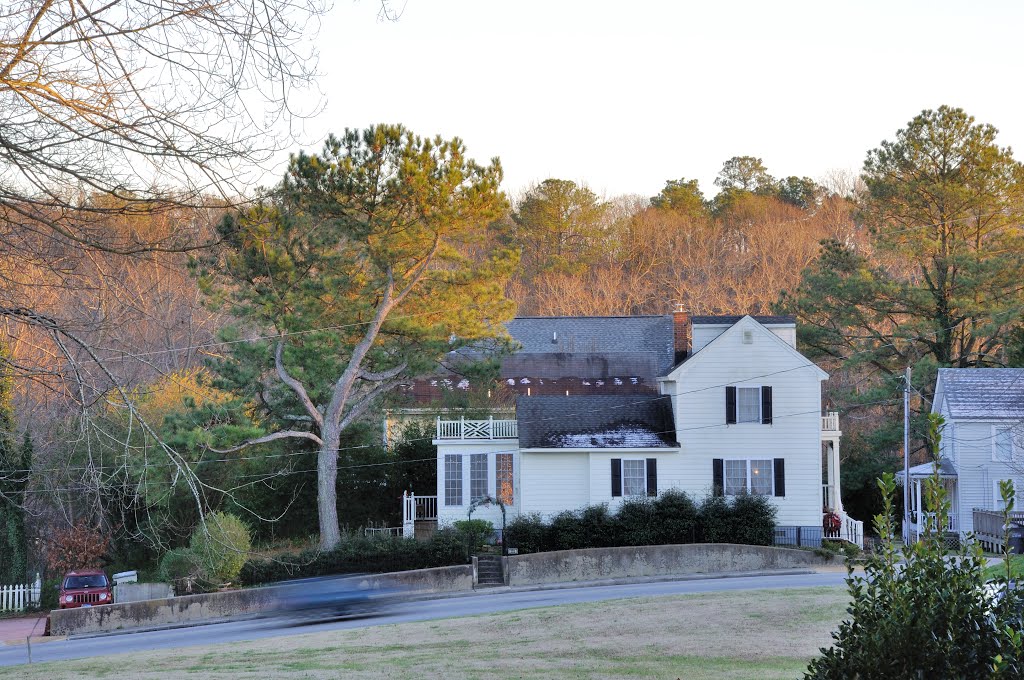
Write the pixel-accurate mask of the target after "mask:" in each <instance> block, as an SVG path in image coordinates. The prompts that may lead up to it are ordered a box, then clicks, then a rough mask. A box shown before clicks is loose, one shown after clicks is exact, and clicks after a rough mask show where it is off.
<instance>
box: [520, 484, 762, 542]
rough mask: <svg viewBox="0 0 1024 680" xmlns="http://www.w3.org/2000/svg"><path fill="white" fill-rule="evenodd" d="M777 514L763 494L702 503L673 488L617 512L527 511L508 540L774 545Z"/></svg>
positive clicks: (630, 502) (602, 507) (596, 508)
mask: <svg viewBox="0 0 1024 680" xmlns="http://www.w3.org/2000/svg"><path fill="white" fill-rule="evenodd" d="M775 515H776V510H775V507H774V506H773V505H772V504H771V502H770V501H769V500H768V499H767V498H765V497H763V496H755V495H744V496H737V497H736V498H734V499H733V500H732V501H730V500H729V499H727V498H724V497H721V496H709V497H707V498H706V499H704V501H703V502H702V503H701V504H700V506H699V507H698V506H697V504H695V503H694V502H693V500H692V499H691V498H690V497H689V496H687V495H686V494H685V493H683V492H682V491H678V490H675V489H673V490H669V491H666V492H665V493H663V494H662V495H661V496H659V497H658V498H656V499H654V500H650V499H647V498H630V499H626V500H625V501H624V502H623V503H622V505H621V506H620V507H619V510H618V512H617V513H615V514H612V513H611V512H609V510H608V506H607V505H603V504H601V505H591V506H587V507H585V508H583V509H581V510H576V511H566V512H562V513H559V514H558V515H556V516H555V517H553V518H552V519H551V522H550V523H548V522H545V521H544V520H543V519H542V518H541V517H540V515H522V516H520V517H517V518H515V519H513V520H512V521H511V522H509V523H508V526H507V527H506V528H505V536H504V541H505V545H506V546H508V547H511V548H516V549H517V550H518V551H519V552H520V553H534V552H545V551H549V550H571V549H580V548H605V547H614V546H626V545H668V544H676V543H696V542H706V543H747V544H750V545H771V544H772V543H773V541H774V538H775V536H774V534H775Z"/></svg>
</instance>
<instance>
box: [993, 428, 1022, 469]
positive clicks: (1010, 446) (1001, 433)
mask: <svg viewBox="0 0 1024 680" xmlns="http://www.w3.org/2000/svg"><path fill="white" fill-rule="evenodd" d="M1013 434H1014V432H1013V428H1012V427H1007V426H1005V425H993V426H992V460H994V461H996V462H998V463H1012V462H1013V458H1014V455H1015V454H1016V451H1015V450H1014V448H1015V447H1014V441H1013V438H1014V437H1013Z"/></svg>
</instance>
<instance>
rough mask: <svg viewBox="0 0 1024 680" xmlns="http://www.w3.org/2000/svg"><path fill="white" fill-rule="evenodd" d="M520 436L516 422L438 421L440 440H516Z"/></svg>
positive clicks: (490, 420)
mask: <svg viewBox="0 0 1024 680" xmlns="http://www.w3.org/2000/svg"><path fill="white" fill-rule="evenodd" d="M518 436H519V434H518V429H517V427H516V421H515V420H495V419H494V418H488V419H487V420H466V419H465V418H459V419H458V420H441V419H440V418H438V419H437V438H438V439H462V440H474V441H478V440H481V439H516V438H517V437H518Z"/></svg>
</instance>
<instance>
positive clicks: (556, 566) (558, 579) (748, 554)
mask: <svg viewBox="0 0 1024 680" xmlns="http://www.w3.org/2000/svg"><path fill="white" fill-rule="evenodd" d="M828 563H829V561H828V560H827V559H825V558H822V557H820V556H818V555H816V554H814V553H813V552H809V551H806V550H792V549H789V548H773V547H768V546H758V545H734V544H732V543H693V544H687V545H652V546H637V547H625V548H590V549H587V550H557V551H554V552H546V553H535V554H531V555H515V556H512V557H507V558H505V583H507V584H508V585H510V586H523V585H535V584H541V583H566V582H571V581H596V580H601V579H615V578H634V577H640V576H675V575H686V574H715V573H725V572H738V571H762V570H766V569H801V568H803V569H807V568H813V567H820V566H822V565H824V564H828Z"/></svg>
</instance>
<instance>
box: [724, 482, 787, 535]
mask: <svg viewBox="0 0 1024 680" xmlns="http://www.w3.org/2000/svg"><path fill="white" fill-rule="evenodd" d="M731 510H732V517H731V524H732V538H731V539H730V542H731V543H743V544H746V545H771V544H772V543H773V542H774V541H775V516H776V514H777V511H776V509H775V506H774V505H772V502H771V501H770V500H768V497H767V496H758V495H757V494H749V493H744V494H740V495H739V496H736V497H735V498H733V501H732V508H731Z"/></svg>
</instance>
